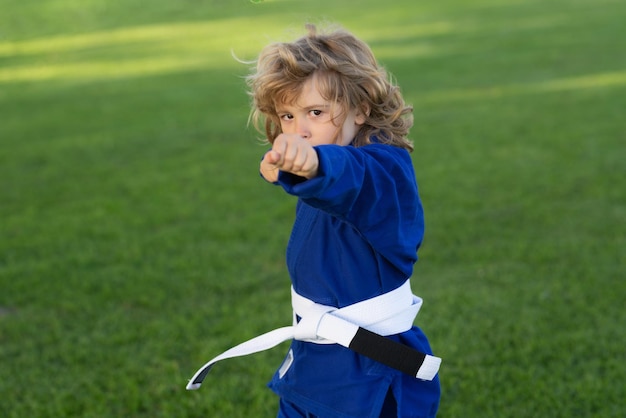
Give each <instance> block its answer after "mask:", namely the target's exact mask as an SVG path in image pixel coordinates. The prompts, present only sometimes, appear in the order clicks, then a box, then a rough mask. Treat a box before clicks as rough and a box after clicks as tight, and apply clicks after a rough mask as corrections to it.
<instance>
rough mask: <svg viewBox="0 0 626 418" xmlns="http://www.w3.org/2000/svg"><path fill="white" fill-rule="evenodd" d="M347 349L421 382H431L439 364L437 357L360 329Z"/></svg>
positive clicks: (439, 360) (439, 359)
mask: <svg viewBox="0 0 626 418" xmlns="http://www.w3.org/2000/svg"><path fill="white" fill-rule="evenodd" d="M348 348H350V349H351V350H353V351H355V352H357V353H359V354H362V355H364V356H366V357H369V358H371V359H372V360H376V361H378V362H380V363H382V364H384V365H386V366H389V367H391V368H394V369H396V370H399V371H401V372H403V373H406V374H408V375H410V376H412V377H416V378H418V379H421V380H433V379H434V378H435V376H436V375H437V372H438V371H439V365H440V364H441V358H439V357H435V356H432V355H430V354H424V353H421V352H419V351H417V350H415V349H413V348H411V347H409V346H406V345H404V344H400V343H399V342H396V341H394V340H392V339H390V338H385V337H383V336H381V335H378V334H375V333H373V332H371V331H368V330H366V329H364V328H360V327H359V329H358V331H357V332H356V334H355V335H354V337H353V338H352V341H350V344H349V346H348Z"/></svg>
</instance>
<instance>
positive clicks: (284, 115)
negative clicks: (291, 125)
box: [280, 113, 293, 120]
mask: <svg viewBox="0 0 626 418" xmlns="http://www.w3.org/2000/svg"><path fill="white" fill-rule="evenodd" d="M280 119H281V120H292V119H293V115H292V114H291V113H285V114H282V115H280Z"/></svg>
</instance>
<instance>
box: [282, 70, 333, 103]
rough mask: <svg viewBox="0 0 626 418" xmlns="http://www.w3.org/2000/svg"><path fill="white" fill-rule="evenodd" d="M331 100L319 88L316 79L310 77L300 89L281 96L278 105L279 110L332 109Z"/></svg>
mask: <svg viewBox="0 0 626 418" xmlns="http://www.w3.org/2000/svg"><path fill="white" fill-rule="evenodd" d="M330 106H331V103H330V100H328V99H326V98H325V97H324V95H323V94H322V92H321V91H320V88H319V83H318V82H317V80H316V77H309V78H308V79H307V80H305V81H304V82H303V83H302V84H301V85H300V86H299V87H298V89H294V90H292V91H290V92H289V93H287V94H283V95H281V97H280V99H279V100H278V101H277V103H276V107H277V108H289V107H297V108H302V109H305V108H310V107H330Z"/></svg>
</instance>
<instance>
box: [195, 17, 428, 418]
mask: <svg viewBox="0 0 626 418" xmlns="http://www.w3.org/2000/svg"><path fill="white" fill-rule="evenodd" d="M307 28H308V35H306V36H304V37H303V38H301V39H298V40H296V41H295V42H292V43H276V44H272V45H269V46H267V47H266V48H265V49H264V50H263V51H262V52H261V54H260V55H259V57H258V60H257V61H256V68H255V71H254V72H253V73H252V74H251V75H250V76H249V77H248V79H247V81H248V84H249V86H250V89H251V93H250V94H251V97H252V99H253V110H252V115H251V118H252V121H253V122H254V124H255V126H256V127H257V128H260V127H261V125H263V127H264V129H263V131H264V133H265V135H266V136H267V139H268V142H269V143H270V144H271V149H270V150H269V151H268V152H267V153H266V154H265V155H264V157H263V159H262V161H261V163H260V172H261V175H262V176H263V178H264V179H265V180H266V181H268V182H269V183H272V184H275V185H278V186H280V187H282V188H283V189H284V190H285V191H286V192H287V193H289V194H291V195H294V196H297V197H298V202H297V207H296V220H295V223H294V226H293V230H292V233H291V238H290V240H289V244H288V247H287V267H288V270H289V274H290V277H291V282H292V303H293V306H294V313H295V321H294V327H287V328H288V329H287V328H284V329H281V330H287V331H286V332H287V334H286V335H287V338H291V337H292V338H293V341H292V343H291V347H290V350H289V352H288V355H287V358H286V359H285V362H284V363H283V365H282V366H281V367H280V369H279V370H278V371H277V372H276V374H275V375H274V377H273V379H272V380H271V382H270V383H269V386H270V388H271V389H272V390H273V391H274V392H276V393H277V394H278V395H279V396H280V398H281V399H280V406H279V412H278V417H290V418H293V417H324V418H328V417H331V418H332V417H358V418H363V417H396V416H399V417H432V416H435V415H436V412H437V408H438V405H439V396H440V388H439V380H438V376H437V375H436V373H437V370H438V367H439V361H440V359H438V358H436V357H433V356H431V355H430V354H431V349H430V346H429V343H428V340H427V338H426V336H425V335H424V333H423V332H422V331H421V330H420V329H419V328H418V327H415V326H413V319H414V318H415V315H416V314H417V310H418V309H419V307H420V305H421V299H419V298H417V297H416V296H414V295H413V294H412V293H411V290H410V283H409V280H408V278H409V277H410V276H411V274H412V272H413V265H414V263H415V262H416V261H417V249H418V248H419V246H420V244H421V242H422V237H423V233H424V220H423V212H422V205H421V202H420V199H419V195H418V192H417V184H416V182H415V175H414V171H413V166H412V162H411V159H410V156H409V151H412V149H413V147H412V144H411V142H410V141H409V140H408V139H407V137H406V136H407V134H408V131H409V128H410V127H411V126H412V118H411V112H412V109H411V107H409V106H407V105H406V104H405V103H404V100H403V98H402V96H401V94H400V92H399V89H398V88H397V87H396V86H394V85H393V84H392V83H391V82H390V81H389V78H388V76H387V74H386V72H385V71H384V69H382V68H381V67H380V66H379V65H378V64H377V62H376V60H375V58H374V56H373V54H372V52H371V50H370V48H369V47H368V46H367V45H366V44H365V43H363V42H362V41H360V40H358V39H357V38H355V37H354V36H353V35H352V34H350V33H348V32H346V31H343V30H336V31H333V32H330V33H328V34H318V33H317V31H316V28H315V27H314V26H312V25H307ZM260 130H261V129H260ZM364 329H366V330H368V331H365V330H364ZM281 330H276V331H274V332H283V331H281ZM270 334H271V333H270ZM260 338H261V337H258V338H257V339H255V341H257V342H258V341H259V339H260ZM246 344H248V343H244V344H243V345H242V346H244V347H243V348H242V352H241V353H238V354H237V353H234V354H233V353H229V352H230V351H231V350H229V352H227V353H228V354H227V353H224V354H223V355H222V356H220V357H218V358H216V359H214V360H213V361H212V362H209V363H207V365H206V366H205V371H204V372H203V371H202V370H201V371H199V372H198V374H197V375H196V376H199V375H201V376H200V377H199V378H197V379H193V380H192V383H190V386H191V387H190V388H195V387H197V386H194V385H198V386H199V382H201V380H202V378H203V377H204V375H206V372H208V369H209V368H210V367H211V365H212V363H214V362H215V361H217V360H220V359H222V358H227V357H229V356H232V355H240V354H247V353H249V352H253V351H258V350H257V349H258V347H254V348H250V347H249V346H246ZM255 344H256V343H252V344H251V345H255ZM263 344H265V343H261V344H260V345H263ZM273 344H275V342H273V343H271V344H265V345H266V346H264V347H262V348H261V349H265V348H267V346H269V345H273ZM233 350H235V351H237V348H235V349H233ZM422 353H425V354H422ZM363 354H365V355H363ZM416 359H417V360H416ZM415 362H417V365H415V364H414V363H415ZM407 369H408V370H409V372H407ZM403 371H404V372H405V373H403ZM194 382H195V383H194ZM188 387H189V386H188Z"/></svg>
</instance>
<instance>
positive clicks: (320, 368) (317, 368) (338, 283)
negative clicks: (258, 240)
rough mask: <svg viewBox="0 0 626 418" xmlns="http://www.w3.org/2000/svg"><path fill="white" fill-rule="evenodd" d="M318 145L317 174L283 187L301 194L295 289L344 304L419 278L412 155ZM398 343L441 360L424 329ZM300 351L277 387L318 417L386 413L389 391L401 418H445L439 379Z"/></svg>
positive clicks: (315, 347)
mask: <svg viewBox="0 0 626 418" xmlns="http://www.w3.org/2000/svg"><path fill="white" fill-rule="evenodd" d="M315 149H316V151H317V154H318V156H319V162H320V165H319V173H318V176H317V177H315V178H313V179H310V180H306V179H304V178H302V177H298V176H295V175H293V174H290V173H285V172H280V173H279V177H278V181H277V183H278V184H279V185H280V186H282V187H283V188H284V190H285V191H286V192H287V193H289V194H292V195H295V196H298V198H299V199H298V203H297V206H296V219H295V223H294V226H293V230H292V233H291V237H290V240H289V244H288V246H287V257H286V258H287V268H288V270H289V274H290V276H291V280H292V284H293V287H294V289H295V291H296V292H297V293H298V294H300V295H302V296H304V297H306V298H309V299H311V300H313V301H315V302H317V303H320V304H324V305H332V306H336V307H338V308H342V307H344V306H347V305H351V304H353V303H356V302H360V301H362V300H365V299H370V298H372V297H375V296H378V295H380V294H382V293H385V292H388V291H391V290H393V289H395V288H397V287H399V286H400V285H402V284H403V283H404V282H405V281H406V279H407V278H409V277H410V276H411V274H412V272H413V264H414V263H415V262H416V261H417V249H418V248H419V246H420V244H421V242H422V238H423V235H424V217H423V211H422V204H421V201H420V198H419V195H418V191H417V184H416V181H415V174H414V171H413V165H412V162H411V158H410V156H409V153H408V152H407V151H406V150H404V149H402V148H399V147H395V146H390V145H384V144H380V143H373V144H370V145H366V146H362V147H353V146H338V145H320V146H317V147H315ZM389 338H393V339H395V340H396V341H400V342H402V343H403V344H406V345H409V346H411V347H414V348H415V349H417V350H419V351H422V352H424V353H427V354H432V351H431V349H430V346H429V343H428V340H427V338H426V336H425V335H424V333H423V332H422V331H421V330H420V329H419V328H418V327H415V326H414V327H413V328H412V329H411V330H409V331H407V332H404V333H402V334H399V335H395V336H391V337H389ZM290 351H291V352H292V354H293V363H292V364H291V365H290V367H289V368H288V369H287V370H286V371H285V370H284V369H285V368H286V366H287V364H285V365H284V366H285V367H283V368H282V370H280V369H279V371H277V372H276V374H275V375H274V377H273V379H272V380H271V381H270V383H269V387H270V388H271V389H272V390H273V391H274V392H276V393H277V394H278V395H279V396H281V397H282V398H283V399H284V400H286V401H288V402H291V403H293V404H295V405H297V406H298V407H299V408H300V409H302V410H305V411H307V412H309V413H311V414H314V415H316V416H319V417H324V418H334V417H358V418H365V417H379V415H380V411H381V407H382V405H383V402H384V401H385V397H386V395H387V393H388V392H389V390H391V391H392V393H393V396H394V397H395V399H396V402H397V404H398V410H399V414H398V416H402V417H431V416H435V414H436V411H437V408H438V405H439V397H440V388H439V378H438V376H437V377H436V378H435V379H434V380H433V381H422V380H419V379H416V378H413V377H411V376H408V375H405V374H403V373H401V372H399V371H397V370H394V369H392V368H390V367H388V366H385V365H383V364H381V363H378V362H376V361H373V360H371V359H369V358H366V357H364V356H361V355H359V354H357V353H355V352H353V351H352V350H350V349H348V348H345V347H342V346H340V345H338V344H329V345H324V344H314V343H309V342H303V341H296V340H294V341H293V342H292V344H291V347H290Z"/></svg>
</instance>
